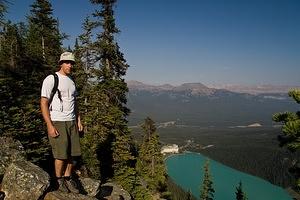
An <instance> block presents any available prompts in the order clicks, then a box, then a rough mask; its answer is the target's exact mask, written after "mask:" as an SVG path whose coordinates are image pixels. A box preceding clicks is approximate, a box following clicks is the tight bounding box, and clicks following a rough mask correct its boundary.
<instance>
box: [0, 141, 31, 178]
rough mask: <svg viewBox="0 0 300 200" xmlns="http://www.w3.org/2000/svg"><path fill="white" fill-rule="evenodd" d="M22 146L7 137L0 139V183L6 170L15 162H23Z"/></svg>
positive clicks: (24, 155) (23, 152)
mask: <svg viewBox="0 0 300 200" xmlns="http://www.w3.org/2000/svg"><path fill="white" fill-rule="evenodd" d="M25 157H26V154H25V151H24V148H23V146H22V144H21V143H20V142H19V141H17V140H14V139H12V138H9V137H0V182H1V180H2V177H3V175H4V173H5V170H6V168H7V167H8V166H9V165H10V164H11V163H12V162H13V161H16V160H25Z"/></svg>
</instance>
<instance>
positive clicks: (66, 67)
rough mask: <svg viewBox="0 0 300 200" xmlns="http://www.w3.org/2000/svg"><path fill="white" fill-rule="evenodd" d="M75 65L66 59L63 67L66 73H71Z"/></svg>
mask: <svg viewBox="0 0 300 200" xmlns="http://www.w3.org/2000/svg"><path fill="white" fill-rule="evenodd" d="M73 65H74V62H72V61H68V60H66V61H63V62H62V64H61V69H62V71H63V72H64V73H65V74H66V75H69V74H70V73H71V70H72V68H73Z"/></svg>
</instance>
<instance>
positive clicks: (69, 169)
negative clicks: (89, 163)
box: [64, 160, 73, 177]
mask: <svg viewBox="0 0 300 200" xmlns="http://www.w3.org/2000/svg"><path fill="white" fill-rule="evenodd" d="M72 170H73V163H72V161H71V160H67V163H66V170H65V172H64V176H65V177H69V176H71V175H72Z"/></svg>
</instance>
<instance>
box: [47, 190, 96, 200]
mask: <svg viewBox="0 0 300 200" xmlns="http://www.w3.org/2000/svg"><path fill="white" fill-rule="evenodd" d="M44 200H97V198H95V197H90V196H85V195H82V194H74V193H63V192H59V191H54V192H49V193H47V194H46V196H45V198H44Z"/></svg>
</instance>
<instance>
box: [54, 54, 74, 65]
mask: <svg viewBox="0 0 300 200" xmlns="http://www.w3.org/2000/svg"><path fill="white" fill-rule="evenodd" d="M65 60H67V61H72V62H74V63H75V58H74V55H73V54H72V53H71V52H64V53H62V54H61V55H60V59H59V62H58V63H61V61H65Z"/></svg>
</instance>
